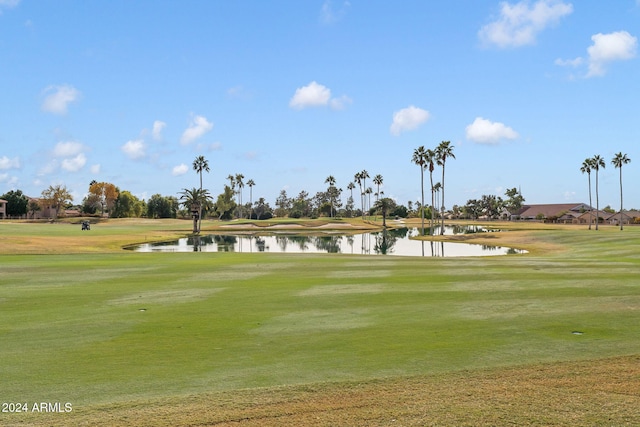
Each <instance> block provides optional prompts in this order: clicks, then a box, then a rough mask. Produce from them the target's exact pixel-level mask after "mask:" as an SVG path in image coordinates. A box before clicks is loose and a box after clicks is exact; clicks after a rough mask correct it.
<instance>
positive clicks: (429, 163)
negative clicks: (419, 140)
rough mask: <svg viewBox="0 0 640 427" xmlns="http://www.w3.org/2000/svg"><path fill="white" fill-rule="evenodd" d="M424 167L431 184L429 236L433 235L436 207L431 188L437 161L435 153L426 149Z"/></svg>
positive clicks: (433, 192)
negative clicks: (427, 170) (426, 169)
mask: <svg viewBox="0 0 640 427" xmlns="http://www.w3.org/2000/svg"><path fill="white" fill-rule="evenodd" d="M426 153H427V155H426V157H425V160H426V167H427V168H428V169H429V181H430V182H431V221H430V222H429V223H430V225H429V230H430V231H429V232H430V234H433V233H434V231H435V230H434V224H435V220H436V210H435V205H436V200H435V199H436V189H435V187H434V186H433V170H434V169H435V164H436V161H437V155H436V152H435V151H434V150H432V149H427V150H426Z"/></svg>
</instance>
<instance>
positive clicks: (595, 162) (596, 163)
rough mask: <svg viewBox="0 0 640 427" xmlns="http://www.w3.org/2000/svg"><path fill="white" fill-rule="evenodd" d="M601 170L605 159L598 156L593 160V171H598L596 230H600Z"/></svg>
mask: <svg viewBox="0 0 640 427" xmlns="http://www.w3.org/2000/svg"><path fill="white" fill-rule="evenodd" d="M600 168H602V169H604V168H605V163H604V159H603V158H602V157H600V156H599V155H597V154H596V155H595V156H593V157H592V158H591V169H592V170H595V171H596V230H598V223H599V222H600V197H599V195H598V171H599V170H600Z"/></svg>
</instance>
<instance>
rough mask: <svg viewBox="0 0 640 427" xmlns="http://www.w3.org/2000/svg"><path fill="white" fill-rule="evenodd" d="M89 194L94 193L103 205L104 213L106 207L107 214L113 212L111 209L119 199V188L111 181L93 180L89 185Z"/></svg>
mask: <svg viewBox="0 0 640 427" xmlns="http://www.w3.org/2000/svg"><path fill="white" fill-rule="evenodd" d="M89 194H90V195H93V196H94V198H95V200H97V201H98V203H99V204H100V207H101V213H102V214H103V215H104V213H105V209H106V212H107V214H109V215H110V214H111V210H112V209H113V206H114V204H115V202H116V200H117V199H118V189H117V188H116V186H115V185H113V184H111V183H110V182H96V181H95V180H93V181H91V184H90V185H89Z"/></svg>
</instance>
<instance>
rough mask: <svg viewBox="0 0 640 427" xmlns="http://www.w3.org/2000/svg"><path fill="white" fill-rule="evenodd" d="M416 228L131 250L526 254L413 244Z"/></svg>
mask: <svg viewBox="0 0 640 427" xmlns="http://www.w3.org/2000/svg"><path fill="white" fill-rule="evenodd" d="M491 231H492V230H487V229H480V228H468V227H467V228H466V229H464V230H461V229H460V227H458V230H455V229H453V227H448V228H447V229H446V230H445V234H449V235H451V234H466V233H483V232H491ZM418 235H419V230H418V229H417V228H411V229H410V228H400V229H394V230H385V231H378V232H373V233H362V234H354V235H344V234H342V233H326V234H324V235H320V236H318V235H314V236H311V235H304V234H293V233H284V232H283V233H272V234H269V235H262V234H261V235H255V234H241V233H235V234H211V235H203V236H195V237H184V238H182V239H178V240H174V241H168V242H158V243H146V244H142V245H137V246H134V247H131V248H128V249H132V250H134V251H136V252H271V253H309V254H312V253H342V254H354V255H399V256H430V257H461V256H491V255H508V254H522V253H526V252H527V251H524V250H519V249H513V248H507V247H502V246H487V245H478V244H470V243H453V242H430V241H421V240H414V239H411V237H414V236H418Z"/></svg>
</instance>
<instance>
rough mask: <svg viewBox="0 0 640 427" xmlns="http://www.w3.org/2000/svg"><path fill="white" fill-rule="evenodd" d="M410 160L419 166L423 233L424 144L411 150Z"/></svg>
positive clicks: (425, 159) (425, 152) (425, 157)
mask: <svg viewBox="0 0 640 427" xmlns="http://www.w3.org/2000/svg"><path fill="white" fill-rule="evenodd" d="M411 161H412V162H413V163H415V164H416V165H418V166H420V196H421V198H420V200H421V202H420V217H421V218H422V234H424V208H423V207H424V169H425V164H426V163H427V151H426V150H425V149H424V145H421V146H420V147H418V148H416V149H415V150H413V157H412V158H411Z"/></svg>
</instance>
